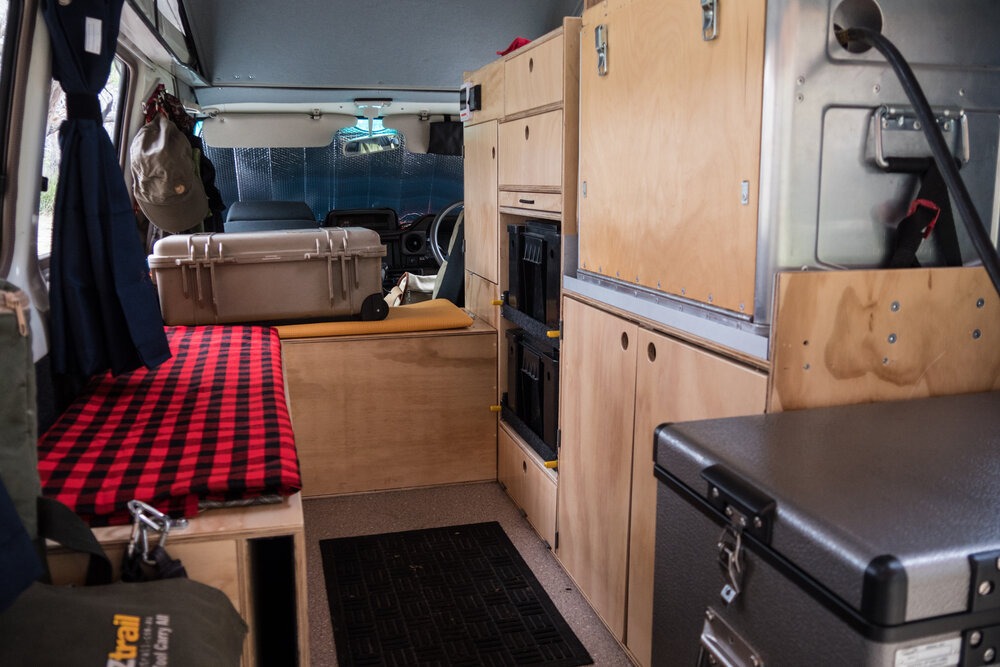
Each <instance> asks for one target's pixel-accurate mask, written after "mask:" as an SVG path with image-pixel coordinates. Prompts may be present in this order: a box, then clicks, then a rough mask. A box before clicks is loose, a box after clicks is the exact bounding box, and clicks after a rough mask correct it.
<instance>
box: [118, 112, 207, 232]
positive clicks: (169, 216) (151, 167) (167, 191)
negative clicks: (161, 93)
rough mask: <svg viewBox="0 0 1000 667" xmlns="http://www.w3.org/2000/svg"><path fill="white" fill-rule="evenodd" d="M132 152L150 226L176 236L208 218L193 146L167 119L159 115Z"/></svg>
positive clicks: (138, 192) (138, 189) (135, 183)
mask: <svg viewBox="0 0 1000 667" xmlns="http://www.w3.org/2000/svg"><path fill="white" fill-rule="evenodd" d="M129 152H130V156H131V160H132V181H133V188H134V190H135V200H136V202H138V204H139V208H141V209H142V212H143V213H145V214H146V217H147V218H149V220H150V222H152V223H153V224H154V225H156V226H157V227H159V228H160V229H162V230H164V231H167V232H171V233H175V234H176V233H178V232H183V231H186V230H188V229H191V228H192V227H194V226H195V225H197V224H198V223H200V222H201V221H202V220H204V219H205V217H206V216H208V214H209V213H210V211H209V208H208V197H207V196H206V195H205V186H204V185H202V183H201V179H200V178H199V177H198V172H197V171H196V169H195V162H194V160H195V157H194V151H193V150H192V148H191V143H190V142H189V141H188V140H187V137H185V136H184V134H183V133H182V132H181V131H180V130H179V129H177V127H176V126H175V125H174V124H173V123H171V122H170V121H169V120H168V119H167V118H166V117H165V116H163V115H162V114H157V116H156V118H154V119H153V120H152V122H150V123H146V125H144V126H143V127H142V129H140V130H139V133H138V134H136V136H135V139H133V140H132V146H131V148H130V151H129Z"/></svg>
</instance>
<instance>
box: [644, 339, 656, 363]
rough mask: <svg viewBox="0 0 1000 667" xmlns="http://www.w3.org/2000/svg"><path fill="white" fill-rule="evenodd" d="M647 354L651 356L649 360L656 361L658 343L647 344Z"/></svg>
mask: <svg viewBox="0 0 1000 667" xmlns="http://www.w3.org/2000/svg"><path fill="white" fill-rule="evenodd" d="M646 356H647V357H649V361H650V362H653V361H656V345H654V344H653V343H650V344H649V345H647V346H646Z"/></svg>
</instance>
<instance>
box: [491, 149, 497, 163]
mask: <svg viewBox="0 0 1000 667" xmlns="http://www.w3.org/2000/svg"><path fill="white" fill-rule="evenodd" d="M490 155H491V156H492V157H493V159H494V160H496V159H497V149H496V147H493V148H491V149H490Z"/></svg>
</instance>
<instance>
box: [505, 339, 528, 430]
mask: <svg viewBox="0 0 1000 667" xmlns="http://www.w3.org/2000/svg"><path fill="white" fill-rule="evenodd" d="M523 335H524V332H523V331H521V330H520V329H507V399H506V400H507V402H506V406H507V407H508V408H509V409H510V411H511V412H513V413H514V415H515V416H516V417H517V418H518V419H520V418H521V413H520V412H519V411H518V405H519V401H518V400H517V399H518V394H519V393H520V391H519V387H520V381H519V380H518V378H519V377H520V376H521V337H522V336H523Z"/></svg>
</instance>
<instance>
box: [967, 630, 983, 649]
mask: <svg viewBox="0 0 1000 667" xmlns="http://www.w3.org/2000/svg"><path fill="white" fill-rule="evenodd" d="M982 643H983V633H982V632H980V631H979V630H974V631H973V632H972V634H970V635H969V646H979V645H980V644H982Z"/></svg>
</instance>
